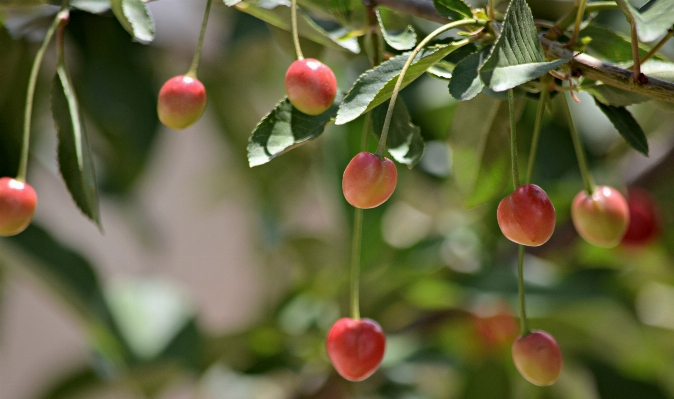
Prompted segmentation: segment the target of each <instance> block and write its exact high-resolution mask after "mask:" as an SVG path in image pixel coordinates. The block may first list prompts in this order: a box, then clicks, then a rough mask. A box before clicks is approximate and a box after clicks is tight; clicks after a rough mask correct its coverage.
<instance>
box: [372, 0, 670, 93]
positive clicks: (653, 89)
mask: <svg viewBox="0 0 674 399" xmlns="http://www.w3.org/2000/svg"><path fill="white" fill-rule="evenodd" d="M370 1H371V2H372V3H374V4H376V5H379V6H383V7H387V8H390V9H392V10H396V11H400V12H403V13H407V14H412V15H415V16H417V17H420V18H424V19H427V20H430V21H434V22H439V23H447V22H449V20H448V19H447V18H445V17H443V16H442V15H440V14H439V13H438V12H437V11H436V10H435V7H434V6H433V1H432V0H370ZM541 44H542V45H543V48H544V49H545V50H546V52H547V54H548V56H551V57H553V58H571V57H573V60H572V61H571V63H570V65H571V68H572V70H573V71H574V72H577V73H580V74H581V75H583V76H585V77H588V78H590V79H593V80H598V81H601V82H603V83H605V84H607V85H610V86H614V87H617V88H620V89H623V90H627V91H630V92H633V93H639V94H644V95H647V96H650V97H653V98H656V99H658V100H662V101H667V102H672V103H674V83H671V82H666V81H663V80H659V79H655V78H652V77H645V79H642V80H641V81H640V82H635V81H634V79H632V75H633V71H631V70H629V69H624V68H620V67H618V66H616V65H613V64H610V63H607V62H604V61H601V60H598V59H596V58H594V57H591V56H589V55H587V54H580V53H577V52H575V53H574V52H572V51H571V50H568V49H566V48H563V47H561V46H560V45H557V44H556V42H554V41H551V40H549V39H546V38H541Z"/></svg>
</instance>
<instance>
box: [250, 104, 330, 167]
mask: <svg viewBox="0 0 674 399" xmlns="http://www.w3.org/2000/svg"><path fill="white" fill-rule="evenodd" d="M339 100H340V98H339V97H338V98H336V99H335V102H334V103H333V104H332V106H331V107H330V108H329V109H328V110H327V111H325V112H324V113H322V114H320V115H316V116H311V115H307V114H305V113H302V112H300V111H298V110H297V109H295V107H293V106H292V104H290V101H288V99H287V98H284V99H283V100H281V102H279V103H278V104H277V105H276V107H275V108H274V109H273V110H272V111H271V112H270V113H269V114H267V115H266V116H265V117H264V118H262V120H261V121H260V123H259V124H258V125H257V126H256V127H255V130H253V134H252V135H251V137H250V140H249V141H248V164H249V165H250V167H253V166H258V165H262V164H265V163H267V162H269V161H271V160H272V159H274V158H275V157H277V156H278V155H281V154H283V153H284V152H286V151H289V150H291V149H293V148H295V147H297V146H298V145H300V144H302V143H304V142H306V141H308V140H313V139H315V138H316V137H318V136H320V135H321V134H322V133H323V130H324V129H325V125H326V124H327V123H328V122H329V121H330V120H331V119H332V118H334V117H335V115H336V114H337V108H338V107H339Z"/></svg>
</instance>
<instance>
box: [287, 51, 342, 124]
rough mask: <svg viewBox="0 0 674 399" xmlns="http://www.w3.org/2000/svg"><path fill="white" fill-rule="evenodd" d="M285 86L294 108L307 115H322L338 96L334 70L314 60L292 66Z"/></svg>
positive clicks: (302, 60) (303, 60)
mask: <svg viewBox="0 0 674 399" xmlns="http://www.w3.org/2000/svg"><path fill="white" fill-rule="evenodd" d="M285 86H286V93H287V94H288V100H290V103H291V104H292V105H293V107H295V108H297V109H298V110H300V111H302V112H304V113H305V114H307V115H320V114H322V113H323V112H325V111H327V110H328V108H330V106H331V105H332V102H333V101H334V100H335V96H336V95H337V79H336V78H335V74H334V73H333V72H332V69H330V67H328V66H327V65H325V64H324V63H322V62H320V61H318V60H315V59H313V58H304V59H301V60H297V61H295V62H293V63H292V64H290V67H289V68H288V72H286V78H285Z"/></svg>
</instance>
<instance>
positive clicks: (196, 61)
mask: <svg viewBox="0 0 674 399" xmlns="http://www.w3.org/2000/svg"><path fill="white" fill-rule="evenodd" d="M212 3H213V0H207V2H206V11H205V12H204V19H203V21H202V22H201V32H200V33H199V43H197V49H196V51H195V52H194V58H192V65H190V69H189V71H188V72H187V75H188V76H192V77H194V78H196V77H197V69H198V68H199V60H200V59H201V48H202V47H203V45H204V36H206V25H208V16H209V15H210V14H211V4H212Z"/></svg>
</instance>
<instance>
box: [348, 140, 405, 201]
mask: <svg viewBox="0 0 674 399" xmlns="http://www.w3.org/2000/svg"><path fill="white" fill-rule="evenodd" d="M397 182H398V170H397V169H396V166H395V164H394V163H393V162H392V161H391V160H390V159H388V158H384V159H379V158H378V157H377V156H376V155H374V154H372V153H369V152H361V153H359V154H357V155H356V156H355V157H353V159H352V160H351V162H349V164H348V165H346V169H345V170H344V176H343V177H342V191H343V192H344V198H346V200H347V201H348V202H349V204H351V205H353V206H355V207H356V208H363V209H368V208H374V207H377V206H379V205H381V204H383V203H384V202H386V200H387V199H389V197H390V196H391V194H393V190H395V188H396V183H397Z"/></svg>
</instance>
